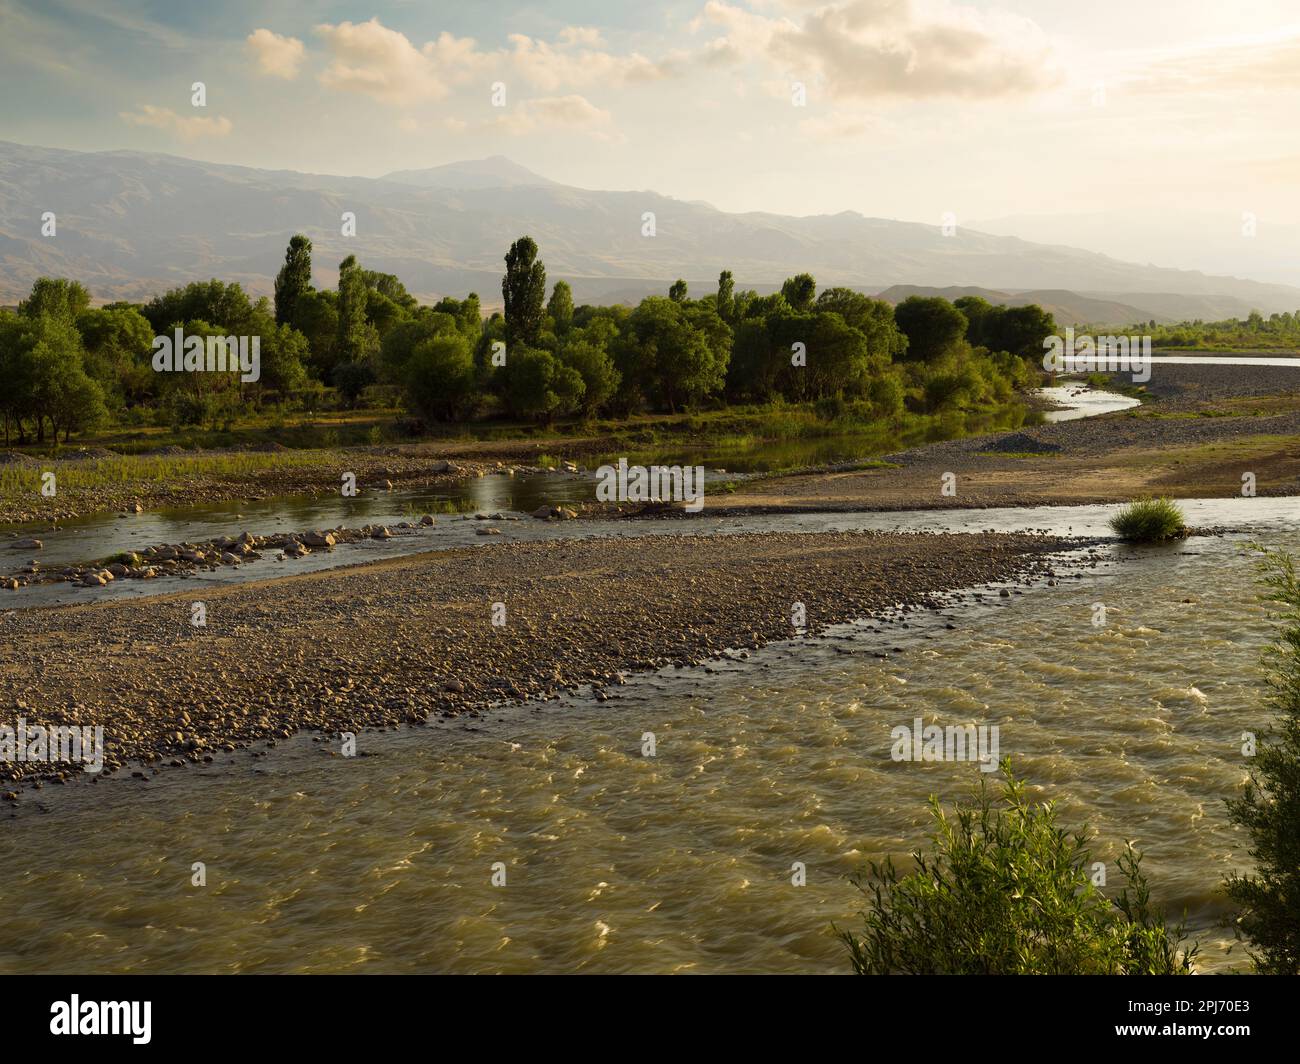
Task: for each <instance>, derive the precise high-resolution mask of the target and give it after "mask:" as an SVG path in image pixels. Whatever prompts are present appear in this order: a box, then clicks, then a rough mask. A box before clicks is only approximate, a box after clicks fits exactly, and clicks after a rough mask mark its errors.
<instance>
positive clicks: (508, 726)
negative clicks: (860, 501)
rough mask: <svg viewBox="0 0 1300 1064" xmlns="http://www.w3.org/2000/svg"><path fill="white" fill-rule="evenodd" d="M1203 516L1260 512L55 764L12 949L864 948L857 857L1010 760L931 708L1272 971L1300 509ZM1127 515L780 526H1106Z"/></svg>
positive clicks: (545, 964) (1175, 902)
mask: <svg viewBox="0 0 1300 1064" xmlns="http://www.w3.org/2000/svg"><path fill="white" fill-rule="evenodd" d="M1187 509H1188V513H1189V518H1190V519H1191V523H1193V524H1197V525H1201V526H1206V525H1211V524H1219V525H1230V526H1232V528H1233V529H1234V530H1233V531H1231V532H1228V533H1226V534H1223V535H1217V536H1216V535H1212V536H1200V537H1196V538H1193V539H1190V540H1187V541H1185V542H1183V543H1180V544H1177V545H1173V546H1169V547H1160V548H1143V549H1135V548H1127V547H1121V546H1114V547H1109V548H1106V552H1105V553H1106V559H1105V561H1103V562H1102V563H1101V564H1099V565H1096V566H1092V567H1086V568H1085V567H1083V566H1082V565H1079V564H1076V565H1074V566H1073V567H1071V566H1069V565H1067V566H1065V567H1063V568H1062V569H1061V572H1062V573H1069V576H1068V577H1067V578H1065V579H1062V580H1061V581H1060V583H1059V585H1058V586H1046V585H1045V584H1039V585H1037V586H1035V587H1033V588H1031V589H1025V590H1024V593H1023V594H1021V593H1018V592H1017V593H1014V594H1012V595H1011V596H1010V597H1008V598H1001V597H999V596H998V595H997V593H996V591H994V592H992V593H988V592H986V593H985V596H984V597H983V598H982V599H979V600H975V601H971V602H966V603H963V604H960V605H954V606H952V607H951V608H949V609H946V610H944V611H942V613H940V614H935V615H931V616H929V617H928V618H927V619H925V620H918V619H917V618H916V617H915V616H914V615H909V617H908V619H907V622H906V627H905V626H904V624H903V622H902V621H901V620H899V621H897V622H892V623H876V622H872V623H866V622H861V623H856V624H851V625H844V626H840V627H837V628H835V629H832V630H831V631H829V632H827V633H825V634H824V635H822V636H820V637H817V638H807V639H801V640H794V641H790V642H785V643H778V644H773V645H770V646H768V647H766V648H764V649H763V650H760V651H757V652H753V653H751V654H749V655H748V656H747V657H740V656H736V657H730V658H727V659H724V660H722V661H719V662H717V663H715V664H712V665H709V666H704V667H698V668H690V669H679V670H669V671H665V672H663V673H656V674H649V675H642V676H634V677H632V678H631V679H630V682H629V683H628V684H627V685H626V686H622V687H617V688H612V689H611V690H610V697H609V699H608V700H607V701H598V700H597V699H595V698H594V697H590V696H574V697H570V698H567V699H565V700H562V701H555V702H547V703H543V704H530V705H525V706H522V707H511V708H505V709H501V710H499V711H497V712H495V713H492V714H489V715H487V716H485V717H482V718H474V719H468V718H461V719H453V720H448V721H439V722H436V723H431V724H429V725H427V726H424V727H414V728H403V729H400V730H394V731H388V732H366V733H363V734H362V735H361V736H359V740H358V743H359V746H358V749H359V752H360V753H361V754H362V755H364V756H358V757H353V758H343V757H339V756H337V755H336V753H335V752H334V751H332V750H329V749H327V748H326V744H324V743H320V742H314V741H313V740H312V738H311V737H309V736H299V737H296V738H295V739H293V740H290V741H288V742H282V743H280V744H279V745H278V746H277V748H276V749H274V750H272V751H270V753H269V756H265V757H252V756H250V753H249V752H248V751H240V752H237V753H235V754H230V755H222V756H221V757H219V758H218V759H217V760H216V761H215V762H213V763H212V764H211V765H207V766H204V767H195V768H188V769H185V770H174V771H163V772H162V773H160V774H159V775H157V776H154V777H152V778H151V779H150V781H149V782H147V783H145V782H142V781H141V780H138V779H133V778H131V777H129V776H126V775H122V776H120V777H118V778H110V779H105V780H102V781H100V782H99V783H97V784H96V785H94V786H74V787H66V788H46V789H44V790H42V791H40V792H36V793H35V794H34V795H29V796H28V797H26V798H24V800H23V802H22V803H20V806H19V808H18V809H17V810H14V809H6V810H5V814H4V815H5V819H4V820H3V822H0V909H2V911H3V912H4V913H5V924H4V931H3V932H2V933H0V972H60V971H79V972H101V971H102V972H120V971H168V972H204V971H217V972H234V971H240V972H278V971H291V972H321V971H365V972H428V971H448V972H531V971H584V972H633V971H648V972H716V971H742V972H844V971H847V962H846V957H845V952H844V950H843V947H842V946H841V944H840V943H839V942H838V941H837V939H836V938H835V936H834V934H833V932H832V930H831V927H832V924H838V925H839V926H840V927H853V926H854V925H855V919H856V917H855V913H856V912H857V910H858V909H859V907H860V905H859V902H860V900H861V899H860V896H859V895H858V894H857V893H856V891H855V890H854V888H853V887H852V886H851V884H850V883H849V882H848V880H847V876H848V875H849V874H850V873H852V872H853V871H854V870H855V869H857V868H858V867H859V866H860V865H861V864H862V863H863V862H864V861H865V860H867V859H869V858H881V857H883V856H885V855H893V856H894V857H895V858H904V859H905V857H906V854H907V853H908V851H909V850H910V849H912V848H914V847H916V846H917V845H920V844H922V843H923V841H924V837H925V833H926V831H927V827H928V821H927V813H926V799H927V797H928V796H929V795H930V794H938V795H939V796H940V797H942V798H943V799H945V800H948V801H950V800H952V799H954V798H957V797H960V796H962V795H964V794H966V793H967V792H968V790H969V788H970V787H971V786H972V785H973V784H975V783H976V782H977V781H978V779H979V778H980V776H981V773H980V772H979V771H978V768H977V766H976V765H973V764H971V763H944V762H938V763H924V764H917V763H908V762H896V761H894V760H892V759H891V757H890V750H891V741H890V731H891V729H893V728H894V727H896V726H898V725H910V724H911V723H912V722H913V720H914V719H915V718H917V717H920V718H924V719H925V721H926V722H927V723H931V722H935V723H939V724H956V725H962V724H976V725H978V724H989V725H993V724H996V725H997V726H998V727H999V734H1000V754H1001V755H1002V756H1010V757H1011V758H1012V759H1013V761H1014V763H1015V766H1016V768H1017V770H1018V771H1019V772H1020V773H1021V774H1023V775H1024V776H1026V777H1027V778H1028V779H1029V780H1030V782H1031V783H1032V784H1033V785H1034V788H1035V792H1036V794H1038V795H1039V796H1040V797H1042V798H1043V799H1049V798H1050V799H1055V800H1056V801H1058V802H1059V803H1060V807H1061V810H1062V818H1063V821H1064V822H1065V823H1066V824H1070V825H1080V826H1081V825H1083V824H1084V823H1087V824H1089V825H1091V826H1092V828H1093V829H1094V830H1095V831H1096V832H1097V836H1098V837H1097V840H1096V842H1095V844H1094V850H1095V853H1096V859H1097V860H1099V861H1103V862H1105V863H1106V866H1107V868H1108V870H1109V875H1110V876H1111V877H1112V878H1111V881H1110V885H1111V886H1115V885H1116V884H1117V883H1118V873H1117V872H1116V871H1115V865H1114V861H1115V858H1116V856H1117V855H1118V853H1119V852H1120V849H1121V847H1122V845H1123V842H1124V840H1126V839H1131V840H1134V841H1135V842H1136V843H1137V844H1138V846H1139V847H1140V848H1141V849H1142V850H1143V851H1144V852H1145V854H1146V859H1145V862H1144V870H1145V871H1146V872H1147V874H1148V875H1149V878H1150V881H1151V883H1152V886H1153V890H1154V895H1155V898H1156V900H1157V901H1158V902H1159V903H1160V904H1162V905H1164V906H1165V907H1166V908H1168V909H1169V910H1170V911H1171V912H1172V913H1174V914H1178V913H1181V912H1183V911H1186V913H1187V915H1188V917H1189V920H1190V923H1191V927H1192V930H1193V932H1194V933H1195V934H1197V935H1198V936H1199V937H1200V939H1201V942H1202V947H1203V956H1202V964H1201V968H1202V970H1206V971H1223V970H1229V969H1231V968H1233V967H1243V966H1245V962H1246V958H1245V957H1244V956H1243V955H1242V953H1241V950H1240V947H1238V948H1236V949H1235V950H1230V947H1231V945H1232V942H1231V936H1230V934H1228V933H1227V932H1225V931H1223V930H1222V929H1221V928H1220V927H1219V926H1218V921H1219V920H1220V918H1221V916H1222V914H1223V908H1222V903H1221V900H1220V898H1219V895H1218V888H1219V885H1220V882H1221V879H1222V877H1223V875H1224V874H1225V873H1227V872H1229V871H1232V870H1236V869H1241V868H1243V867H1245V861H1246V854H1245V849H1246V840H1245V839H1244V838H1243V837H1242V836H1241V834H1240V833H1238V832H1237V831H1235V830H1234V829H1233V828H1232V827H1231V825H1230V824H1229V822H1228V819H1227V817H1226V815H1225V809H1224V799H1226V798H1229V797H1231V796H1233V795H1235V794H1236V793H1237V791H1238V788H1239V787H1240V784H1241V782H1242V780H1243V779H1244V777H1245V773H1246V770H1247V767H1248V760H1247V759H1246V758H1245V757H1244V756H1243V755H1242V751H1241V743H1242V734H1243V732H1251V733H1256V734H1262V733H1263V732H1264V731H1265V730H1266V729H1267V727H1268V723H1269V720H1270V715H1269V713H1268V711H1267V709H1266V707H1265V706H1264V705H1263V702H1262V698H1261V687H1260V682H1259V681H1260V672H1259V668H1258V655H1259V651H1260V648H1261V647H1262V645H1263V644H1264V642H1265V641H1266V640H1267V638H1268V636H1269V632H1270V626H1269V623H1268V621H1267V619H1266V617H1265V615H1264V612H1263V610H1262V608H1261V607H1260V605H1259V602H1258V596H1257V588H1256V585H1255V582H1254V574H1253V570H1252V557H1251V553H1250V551H1249V549H1248V546H1249V544H1250V543H1251V542H1252V541H1254V542H1259V543H1263V544H1267V545H1271V546H1282V547H1286V548H1288V549H1291V550H1300V500H1289V499H1249V500H1245V499H1243V500H1223V501H1215V500H1205V501H1201V502H1196V501H1193V502H1192V503H1190V504H1188V506H1187ZM1110 512H1112V509H1111V508H1109V507H1056V508H1035V509H1029V510H984V511H975V512H970V511H966V512H947V513H933V512H931V513H917V514H858V515H847V514H834V515H829V514H820V515H795V516H792V517H788V518H786V517H782V518H774V519H770V520H772V521H773V522H775V523H776V526H780V527H799V528H806V529H808V530H813V529H817V528H852V527H900V528H914V527H930V528H966V529H970V528H1049V529H1051V530H1053V531H1066V530H1072V531H1073V532H1075V533H1076V534H1094V533H1100V532H1102V531H1103V529H1104V522H1105V519H1106V517H1107V516H1108V514H1109V513H1110ZM763 520H764V521H767V520H769V519H763ZM670 524H671V523H670ZM733 525H734V522H725V523H723V524H720V525H718V530H719V531H726V530H727V528H729V527H732V526H733ZM520 527H527V526H523V525H521V526H520ZM537 527H538V528H546V527H551V528H554V527H555V526H543V525H541V523H538V525H537ZM737 527H739V526H737ZM743 527H747V528H749V527H753V525H752V523H748V522H747V523H746V524H745V525H744V526H743ZM624 530H626V526H624ZM684 530H694V529H689V528H687V529H684ZM647 531H650V532H670V531H673V529H672V528H665V527H662V526H661V527H658V528H653V529H649V530H647ZM583 534H586V533H583ZM277 571H278V570H277ZM1098 603H1100V604H1103V605H1104V606H1105V607H1106V610H1105V619H1104V620H1105V623H1104V624H1101V625H1097V624H1095V623H1094V621H1095V619H1096V618H1097V610H1096V606H1097V604H1098ZM949 625H951V626H952V627H948V626H949ZM647 733H649V734H652V735H653V742H654V752H653V756H647V748H646V747H645V745H644V744H645V743H646V741H647V738H646V737H647ZM196 863H202V865H203V866H204V869H205V872H206V885H204V886H196V885H194V882H193V881H194V877H195V875H196V872H195V870H194V866H195V864H196ZM796 863H798V864H800V865H801V866H802V867H803V868H804V869H805V870H806V873H805V874H806V884H805V885H802V886H796V885H794V883H793V882H792V877H793V876H794V871H793V870H794V867H795V865H796ZM502 872H504V878H505V882H504V885H494V882H493V880H494V876H495V877H496V879H497V881H498V882H500V877H501V874H502Z"/></svg>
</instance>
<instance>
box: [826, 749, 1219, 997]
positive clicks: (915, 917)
mask: <svg viewBox="0 0 1300 1064" xmlns="http://www.w3.org/2000/svg"><path fill="white" fill-rule="evenodd" d="M1003 777H1004V779H1003V782H1002V785H1001V794H1000V796H998V799H997V801H995V797H994V795H993V794H992V793H991V790H990V788H989V785H988V783H987V781H985V780H983V779H981V781H980V786H979V788H978V790H977V791H976V792H975V795H974V797H973V800H972V801H969V802H960V801H959V802H957V803H956V804H955V805H954V807H953V810H952V812H951V814H949V813H947V812H945V810H944V809H943V807H942V806H941V805H940V804H939V801H938V799H937V798H934V797H932V798H931V799H930V812H931V815H932V817H933V820H934V830H933V832H932V834H931V836H930V840H931V843H932V844H933V852H932V853H929V854H926V853H920V852H918V853H915V854H913V855H912V856H913V860H914V861H915V862H916V869H915V871H913V872H912V873H911V874H909V875H907V876H904V877H900V876H899V873H898V870H897V869H896V868H895V867H894V863H893V861H892V860H890V859H886V860H885V861H884V862H874V861H873V862H871V863H869V864H868V866H867V868H866V869H864V870H863V871H862V872H861V873H859V874H858V875H857V876H856V877H855V878H854V879H853V883H854V885H855V886H857V887H858V889H859V890H860V891H861V892H862V893H863V895H864V896H865V897H866V899H867V909H866V910H865V911H864V912H863V914H862V917H863V925H864V927H863V931H862V933H861V934H854V933H852V932H841V938H842V939H843V941H844V943H845V945H846V946H847V947H848V950H849V957H850V961H851V963H852V965H853V969H854V971H855V972H857V973H858V974H860V975H868V974H870V975H1186V974H1190V973H1191V971H1192V964H1193V961H1194V959H1195V957H1196V953H1197V946H1196V944H1195V943H1193V944H1191V945H1190V946H1189V947H1187V948H1186V950H1183V951H1180V950H1179V948H1178V947H1179V943H1180V942H1181V941H1182V939H1183V933H1184V928H1183V926H1182V925H1179V926H1177V927H1173V928H1171V927H1169V926H1168V925H1167V924H1166V923H1165V919H1164V915H1163V914H1162V913H1161V912H1159V911H1158V910H1155V909H1153V908H1152V905H1151V899H1150V892H1149V890H1148V887H1147V883H1146V880H1145V877H1144V876H1143V875H1142V871H1141V855H1140V854H1139V853H1137V852H1136V851H1135V850H1133V849H1132V848H1131V847H1129V848H1127V849H1126V850H1125V853H1124V854H1123V855H1122V856H1121V857H1120V858H1119V861H1118V868H1119V871H1120V874H1121V875H1122V876H1123V877H1124V880H1125V886H1124V888H1123V889H1122V890H1121V892H1120V894H1119V896H1118V897H1117V898H1115V899H1110V898H1107V897H1106V895H1105V894H1103V893H1102V892H1101V891H1100V890H1099V889H1098V888H1097V887H1096V886H1094V884H1093V882H1092V880H1091V879H1090V878H1089V870H1090V867H1091V865H1092V863H1093V858H1092V855H1091V853H1090V851H1089V847H1088V839H1087V834H1086V829H1085V831H1079V832H1070V831H1068V830H1066V829H1064V828H1061V827H1058V826H1057V814H1056V809H1055V807H1054V806H1053V805H1052V804H1051V803H1046V804H1036V803H1034V802H1031V801H1030V799H1029V797H1028V795H1027V793H1026V786H1025V783H1024V782H1023V781H1022V780H1018V779H1017V778H1016V777H1015V776H1014V774H1013V773H1012V772H1011V768H1010V765H1009V763H1007V762H1004V763H1003Z"/></svg>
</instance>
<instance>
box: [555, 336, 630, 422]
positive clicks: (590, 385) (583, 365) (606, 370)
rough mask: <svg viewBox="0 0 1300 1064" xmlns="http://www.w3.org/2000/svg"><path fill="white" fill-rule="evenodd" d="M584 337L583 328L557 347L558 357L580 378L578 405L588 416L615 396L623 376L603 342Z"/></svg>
mask: <svg viewBox="0 0 1300 1064" xmlns="http://www.w3.org/2000/svg"><path fill="white" fill-rule="evenodd" d="M586 336H587V330H585V329H584V330H581V331H580V332H579V333H576V334H574V339H573V340H571V341H570V342H569V343H566V344H565V345H564V346H563V347H561V348H560V356H559V357H560V361H561V362H563V363H564V364H565V365H566V366H568V367H570V368H571V369H573V370H574V371H575V372H576V373H577V374H578V375H579V376H580V377H581V378H582V384H583V392H582V401H581V403H580V404H579V408H580V409H581V410H582V412H583V413H584V414H588V415H591V414H595V413H596V412H597V411H598V410H600V409H601V408H602V407H603V406H604V405H605V404H606V403H608V402H609V401H610V399H612V398H613V397H614V394H615V393H616V392H617V391H618V386H619V382H620V381H621V380H622V378H621V376H620V374H619V372H618V370H617V369H615V368H614V360H613V359H612V358H611V357H610V355H609V352H608V351H607V350H606V349H605V347H604V345H602V344H601V343H599V342H598V341H596V340H591V339H587V338H586Z"/></svg>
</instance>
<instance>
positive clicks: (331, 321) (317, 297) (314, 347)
mask: <svg viewBox="0 0 1300 1064" xmlns="http://www.w3.org/2000/svg"><path fill="white" fill-rule="evenodd" d="M338 300H339V296H338V293H337V292H332V291H329V290H328V289H326V290H318V289H313V290H311V291H308V292H304V293H303V294H302V296H301V297H300V298H299V300H298V306H297V325H296V326H295V327H296V328H297V329H298V330H299V331H300V332H301V333H302V334H303V336H305V337H306V338H307V347H308V349H309V351H310V354H309V356H308V365H309V366H310V367H311V369H312V372H314V373H315V374H316V376H317V377H318V378H319V379H321V380H330V379H332V377H333V374H334V365H335V363H336V362H338V344H339V312H338Z"/></svg>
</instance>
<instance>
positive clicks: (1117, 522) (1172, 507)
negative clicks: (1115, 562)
mask: <svg viewBox="0 0 1300 1064" xmlns="http://www.w3.org/2000/svg"><path fill="white" fill-rule="evenodd" d="M1110 527H1111V530H1112V531H1113V532H1114V533H1115V534H1116V535H1117V536H1119V537H1120V538H1121V539H1125V540H1128V541H1129V542H1132V543H1163V542H1165V541H1167V540H1171V539H1180V538H1182V537H1183V536H1185V535H1187V521H1186V519H1185V518H1184V516H1183V511H1182V510H1181V509H1179V507H1178V505H1177V504H1176V503H1174V502H1173V501H1172V500H1170V499H1137V500H1136V501H1134V502H1131V503H1129V504H1128V505H1127V506H1126V507H1124V509H1122V510H1121V511H1120V512H1119V513H1117V514H1116V515H1115V516H1114V517H1112V518H1111V519H1110Z"/></svg>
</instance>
